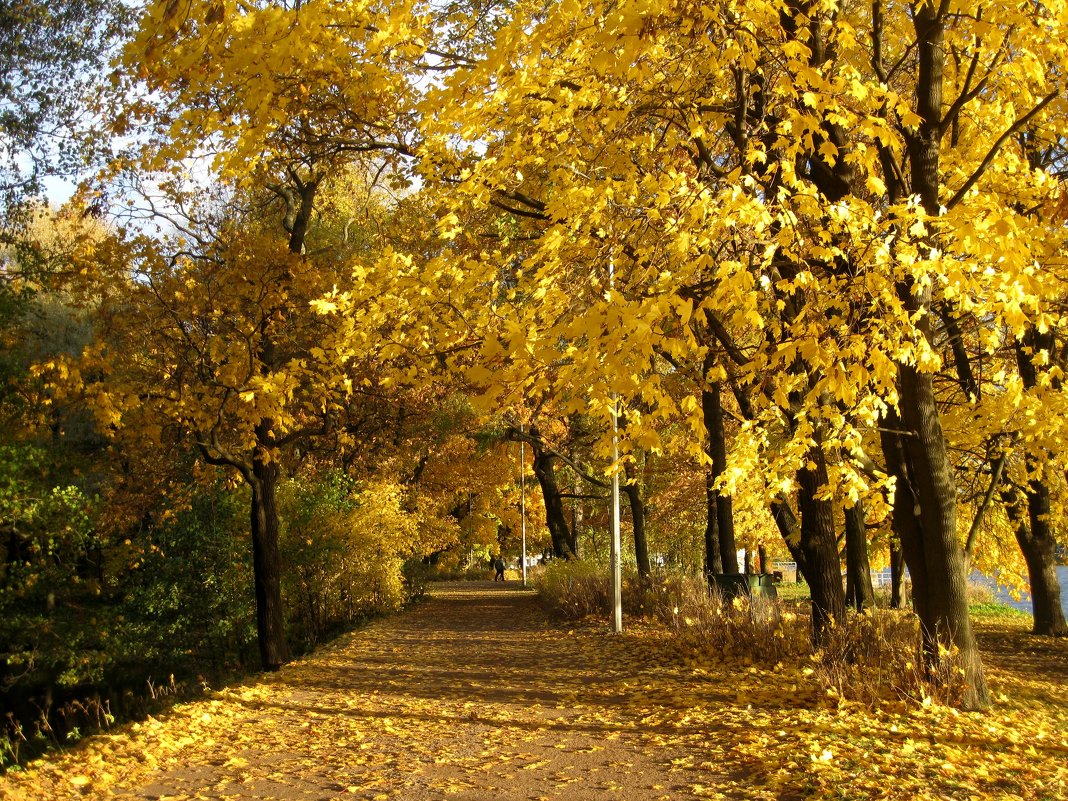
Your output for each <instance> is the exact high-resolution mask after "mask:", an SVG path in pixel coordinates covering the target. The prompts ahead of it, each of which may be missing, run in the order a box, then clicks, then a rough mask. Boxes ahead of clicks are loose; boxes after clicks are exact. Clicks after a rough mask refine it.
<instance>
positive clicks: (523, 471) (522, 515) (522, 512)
mask: <svg viewBox="0 0 1068 801" xmlns="http://www.w3.org/2000/svg"><path fill="white" fill-rule="evenodd" d="M519 433H520V435H522V433H523V423H522V422H520V423H519ZM525 445H526V443H525V442H523V440H522V439H520V440H519V521H520V522H519V528H520V530H521V531H522V532H523V587H524V588H525V587H526V586H527V452H526V448H525V447H524V446H525Z"/></svg>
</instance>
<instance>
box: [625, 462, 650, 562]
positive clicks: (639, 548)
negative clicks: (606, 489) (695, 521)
mask: <svg viewBox="0 0 1068 801" xmlns="http://www.w3.org/2000/svg"><path fill="white" fill-rule="evenodd" d="M623 470H624V473H625V475H626V479H627V482H626V484H624V485H623V491H624V492H626V493H627V500H628V501H630V519H631V523H632V525H633V527H634V556H635V561H636V562H637V565H638V577H639V578H640V579H641V580H642V581H647V580H648V579H649V577H650V576H651V575H652V573H653V571H652V568H651V567H650V565H649V543H648V540H647V539H646V536H645V504H644V503H643V502H642V492H641V484H640V483H639V481H638V471H637V470H636V469H635V467H634V463H633V462H627V463H626V465H625V466H624V468H623Z"/></svg>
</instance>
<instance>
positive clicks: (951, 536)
mask: <svg viewBox="0 0 1068 801" xmlns="http://www.w3.org/2000/svg"><path fill="white" fill-rule="evenodd" d="M899 370H900V386H899V391H900V396H899V397H900V401H899V402H900V405H901V409H902V413H901V416H902V423H903V424H904V428H905V431H906V435H905V436H902V437H899V438H898V439H899V441H900V443H901V445H902V450H903V451H904V455H905V459H906V461H907V464H908V468H909V474H910V477H911V480H912V487H913V488H914V492H915V501H916V504H917V506H916V509H915V515H914V517H915V518H916V520H917V522H918V524H919V525H918V531H917V532H912V533H909V532H904V531H902V532H899V534H900V535H901V537H902V546H903V550H904V552H905V562H906V563H907V564H908V567H909V573H910V574H911V575H912V595H913V605H914V606H915V607H916V612H917V614H918V615H919V618H920V624H921V627H922V631H923V639H924V652H925V654H926V657H927V660H928V662H929V664H932V665H933V664H934V663H935V662H936V661H937V660H938V659H939V658H940V656H939V653H940V648H939V646H942V647H945V646H948V645H951V644H952V645H953V646H955V647H956V648H957V649H958V650H959V659H960V662H961V665H962V667H963V669H964V677H965V683H966V690H965V694H964V698H963V704H964V706H965V708H968V709H980V708H986V707H988V706H989V705H990V691H989V689H988V687H987V683H986V676H985V675H984V673H983V664H982V660H981V659H980V655H979V649H978V646H977V645H976V642H975V635H974V633H973V631H972V624H971V618H970V617H969V614H968V593H967V577H966V576H965V574H964V549H963V548H962V547H961V544H960V542H959V540H958V538H957V493H956V487H955V486H954V483H953V476H952V471H951V466H950V463H949V456H948V454H947V451H946V442H945V438H944V436H943V434H942V426H941V423H940V421H939V414H938V407H937V404H936V402H935V393H934V382H933V380H932V376H931V375H930V374H925V373H920V372H918V371H917V370H916V369H915V368H913V367H911V366H909V365H901V366H900V368H899ZM896 519H897V515H896V514H895V521H896ZM916 533H918V534H919V535H920V541H919V542H918V543H917V542H916V541H915V534H916Z"/></svg>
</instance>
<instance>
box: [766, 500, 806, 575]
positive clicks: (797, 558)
mask: <svg viewBox="0 0 1068 801" xmlns="http://www.w3.org/2000/svg"><path fill="white" fill-rule="evenodd" d="M771 516H772V519H774V520H775V527H776V528H778V529H779V533H780V534H781V535H782V540H783V542H784V543H786V548H787V550H788V551H790V556H792V557H793V559H794V563H795V564H796V565H797V576H798V579H799V580H800V578H801V577H802V576H806V575H808V569H807V566H806V565H805V554H804V552H803V551H802V550H801V524H800V523H799V522H798V520H797V515H796V514H794V510H793V508H792V507H791V506H790V502H789V501H787V500H786V499H785V498H779V499H778V500H774V501H772V502H771Z"/></svg>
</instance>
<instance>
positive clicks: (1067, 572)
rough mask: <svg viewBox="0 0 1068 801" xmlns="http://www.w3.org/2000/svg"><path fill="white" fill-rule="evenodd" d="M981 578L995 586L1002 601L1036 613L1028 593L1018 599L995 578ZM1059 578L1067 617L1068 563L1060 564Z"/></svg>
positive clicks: (996, 592)
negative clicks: (998, 585) (997, 582)
mask: <svg viewBox="0 0 1068 801" xmlns="http://www.w3.org/2000/svg"><path fill="white" fill-rule="evenodd" d="M973 578H975V576H973ZM979 578H980V579H981V580H982V581H983V582H984V583H988V584H990V586H992V587H995V590H994V593H995V596H996V597H997V599H998V601H1000V602H1001V603H1003V604H1007V605H1008V606H1011V607H1013V608H1014V609H1019V610H1020V611H1021V612H1027V614H1029V615H1030V614H1033V613H1034V610H1033V609H1032V607H1031V596H1030V595H1029V594H1028V593H1024V594H1023V597H1022V598H1020V600H1019V601H1017V600H1016V599H1015V598H1013V597H1012V595H1010V594H1009V591H1008V590H1006V589H1005V588H1004V587H996V586H995V585H996V582H995V581H994V579H992V578H989V577H987V576H979ZM1057 579H1058V581H1060V584H1061V609H1063V610H1064V615H1065V617H1068V565H1060V566H1059V567H1058V568H1057Z"/></svg>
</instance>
